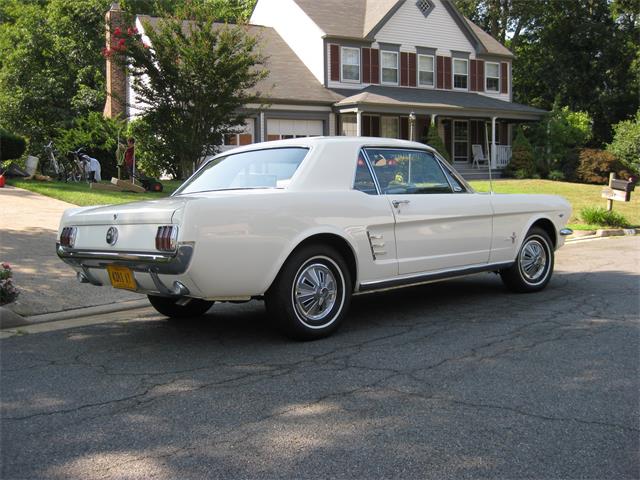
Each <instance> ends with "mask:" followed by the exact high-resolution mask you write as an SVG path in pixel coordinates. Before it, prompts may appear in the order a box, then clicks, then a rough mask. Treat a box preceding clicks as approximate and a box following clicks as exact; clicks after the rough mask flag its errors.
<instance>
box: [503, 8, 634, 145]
mask: <svg viewBox="0 0 640 480" xmlns="http://www.w3.org/2000/svg"><path fill="white" fill-rule="evenodd" d="M633 1H635V0H633ZM531 3H536V4H540V5H541V8H540V9H539V11H538V12H537V16H536V18H535V19H534V20H533V21H532V22H531V23H530V24H529V26H528V27H527V29H526V31H524V32H523V33H522V34H521V37H520V40H519V42H518V44H517V45H516V46H515V48H514V53H515V55H516V58H515V60H514V67H513V84H514V95H515V100H516V101H518V102H522V103H526V104H530V105H534V106H537V107H540V108H544V109H547V110H549V109H550V108H551V107H552V105H553V103H554V101H555V100H556V99H558V100H559V102H560V104H561V105H566V106H568V107H569V108H570V109H571V110H573V111H586V112H588V113H589V115H590V116H591V117H592V118H593V119H594V125H593V141H592V145H596V146H599V145H602V144H603V143H604V142H607V141H610V139H611V134H612V132H611V125H612V124H614V123H617V122H618V121H620V120H622V119H624V118H629V116H631V115H632V114H633V113H634V112H635V111H636V110H637V109H638V101H639V98H640V90H639V83H640V80H639V79H638V75H637V73H638V72H639V70H638V65H637V62H638V58H639V57H638V53H639V51H640V50H639V47H638V45H640V37H639V30H638V25H637V21H634V22H631V23H630V22H629V21H627V20H625V19H627V18H628V15H624V14H617V15H616V14H614V11H613V8H614V6H615V5H618V6H620V5H621V4H622V3H623V2H610V1H609V0H572V1H565V0H541V1H539V2H531ZM634 62H635V63H634ZM634 65H635V66H634ZM634 72H635V74H634Z"/></svg>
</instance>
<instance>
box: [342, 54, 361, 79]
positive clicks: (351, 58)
mask: <svg viewBox="0 0 640 480" xmlns="http://www.w3.org/2000/svg"><path fill="white" fill-rule="evenodd" d="M342 81H343V82H360V49H359V48H350V47H342Z"/></svg>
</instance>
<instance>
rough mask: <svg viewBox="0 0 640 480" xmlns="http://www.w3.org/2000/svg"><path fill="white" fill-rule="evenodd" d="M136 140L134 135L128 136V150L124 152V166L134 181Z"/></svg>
mask: <svg viewBox="0 0 640 480" xmlns="http://www.w3.org/2000/svg"><path fill="white" fill-rule="evenodd" d="M135 149H136V140H135V138H133V137H129V138H127V150H126V151H125V152H124V168H125V169H126V170H127V174H128V175H129V179H130V180H131V181H133V175H134V174H135V168H136V152H135Z"/></svg>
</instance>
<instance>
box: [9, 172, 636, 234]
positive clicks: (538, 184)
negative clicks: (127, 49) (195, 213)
mask: <svg viewBox="0 0 640 480" xmlns="http://www.w3.org/2000/svg"><path fill="white" fill-rule="evenodd" d="M180 183H181V182H179V181H163V182H162V184H163V185H164V192H162V193H124V192H107V191H99V190H90V189H89V186H88V185H87V184H86V183H63V182H38V181H35V180H15V179H12V180H10V181H9V184H10V185H14V186H16V187H20V188H24V189H26V190H31V191H33V192H37V193H40V194H42V195H46V196H49V197H53V198H57V199H59V200H63V201H65V202H69V203H73V204H75V205H80V206H88V205H105V204H112V203H125V202H132V201H135V200H146V199H153V198H160V197H164V196H166V195H169V194H170V193H171V192H173V191H174V190H175V189H176V188H178V186H179V185H180ZM470 183H471V185H472V186H473V188H475V189H476V190H477V191H479V192H488V191H489V182H488V181H473V182H470ZM493 189H494V191H495V192H497V193H547V194H553V195H561V196H563V197H565V198H566V199H567V200H568V201H569V202H570V203H571V205H572V206H573V215H572V216H571V219H570V220H569V226H570V227H571V228H573V229H581V230H585V229H587V230H590V229H597V228H599V227H598V226H596V225H586V224H584V223H583V222H582V220H581V219H580V218H579V215H580V210H581V209H582V208H584V207H588V206H592V207H593V206H602V207H604V206H606V200H604V199H603V198H601V197H600V193H601V192H602V186H600V185H585V184H581V183H568V182H553V181H551V180H495V181H494V182H493ZM638 190H639V191H638V192H633V193H632V194H631V201H630V202H628V203H624V202H614V205H613V209H614V210H615V211H616V212H618V213H621V214H622V215H624V216H625V217H626V219H627V220H628V221H629V223H630V224H631V225H633V226H636V227H638V226H640V188H639V189H638Z"/></svg>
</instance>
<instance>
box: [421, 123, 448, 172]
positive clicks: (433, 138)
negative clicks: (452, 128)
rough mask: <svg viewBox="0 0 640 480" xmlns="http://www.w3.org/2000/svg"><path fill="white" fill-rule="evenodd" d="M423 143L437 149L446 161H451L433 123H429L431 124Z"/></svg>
mask: <svg viewBox="0 0 640 480" xmlns="http://www.w3.org/2000/svg"><path fill="white" fill-rule="evenodd" d="M425 143H426V144H427V145H430V146H432V147H433V148H435V149H436V150H437V151H438V153H439V154H440V155H442V156H443V157H444V159H445V160H446V161H447V162H449V163H451V156H450V155H449V152H448V151H447V149H446V148H445V146H444V142H443V141H442V138H440V135H439V134H438V129H437V128H436V126H435V124H431V126H430V127H429V132H428V133H427V138H426V140H425Z"/></svg>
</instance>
